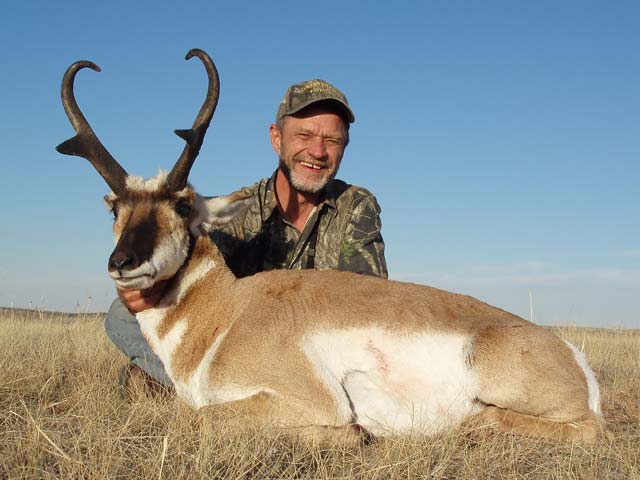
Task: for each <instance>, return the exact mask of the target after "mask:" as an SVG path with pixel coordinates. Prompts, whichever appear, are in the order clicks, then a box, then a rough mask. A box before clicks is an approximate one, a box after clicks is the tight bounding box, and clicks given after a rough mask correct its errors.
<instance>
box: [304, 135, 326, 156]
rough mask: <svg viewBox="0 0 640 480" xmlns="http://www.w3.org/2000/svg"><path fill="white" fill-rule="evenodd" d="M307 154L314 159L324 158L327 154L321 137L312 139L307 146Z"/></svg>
mask: <svg viewBox="0 0 640 480" xmlns="http://www.w3.org/2000/svg"><path fill="white" fill-rule="evenodd" d="M307 152H309V155H311V156H312V157H314V158H324V157H325V156H326V154H327V147H326V145H325V144H324V139H323V138H322V137H314V138H313V139H311V141H310V142H309V144H308V145H307Z"/></svg>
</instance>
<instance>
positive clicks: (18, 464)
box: [0, 309, 640, 479]
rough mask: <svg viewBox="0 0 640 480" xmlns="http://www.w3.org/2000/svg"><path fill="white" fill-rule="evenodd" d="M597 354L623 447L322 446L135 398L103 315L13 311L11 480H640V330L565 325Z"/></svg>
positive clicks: (3, 366) (0, 359) (8, 369)
mask: <svg viewBox="0 0 640 480" xmlns="http://www.w3.org/2000/svg"><path fill="white" fill-rule="evenodd" d="M557 331H558V333H559V334H560V335H561V336H562V337H564V338H566V339H568V340H570V341H572V342H573V343H574V344H576V345H577V346H578V347H579V348H580V347H582V348H583V349H584V351H585V352H586V354H587V356H588V358H589V360H590V362H591V365H592V366H593V368H594V370H595V372H596V376H597V377H598V379H599V381H600V384H601V389H602V397H603V409H604V413H605V417H606V420H607V422H608V424H609V427H610V430H611V432H612V434H613V435H612V438H611V439H608V440H603V441H602V442H600V443H599V444H597V445H582V444H554V443H548V442H540V441H534V440H530V439H525V438H520V437H515V436H509V435H499V434H493V433H491V432H478V431H476V432H473V431H461V430H457V431H453V432H449V433H447V434H444V435H440V436H436V437H433V438H422V437H415V438H394V439H387V440H381V441H377V442H375V443H373V444H372V445H368V446H361V447H338V446H334V447H328V446H316V445H311V444H309V443H307V442H303V441H300V440H294V439H293V438H291V437H289V436H287V435H285V434H284V433H282V432H278V431H274V430H269V429H267V428H266V427H258V426H254V425H250V424H249V423H248V422H244V423H243V422H239V423H236V424H234V425H229V424H215V423H214V424H212V422H211V421H209V420H203V419H202V418H200V416H199V415H198V414H197V413H196V412H193V411H191V410H189V409H188V408H187V407H185V406H184V405H183V404H181V403H180V402H179V401H178V400H176V399H175V398H172V397H170V396H160V395H156V396H151V395H145V394H143V393H141V394H139V395H137V396H135V398H133V399H131V400H129V401H124V400H122V399H121V398H120V397H119V395H118V392H117V388H116V378H117V374H118V372H119V370H120V368H121V367H122V366H123V365H124V364H125V359H124V358H123V357H122V355H120V354H119V353H118V352H117V351H116V349H115V348H114V347H113V346H112V345H110V344H109V342H108V340H107V338H106V336H105V334H104V331H103V328H102V322H101V318H100V317H97V316H88V315H84V316H82V315H80V316H65V315H61V314H46V313H38V312H29V311H19V310H7V309H5V310H1V311H0V352H1V354H0V425H1V428H0V478H2V479H4V478H7V479H14V478H16V479H17V478H145V479H147V478H158V479H165V478H166V479H173V478H221V479H222V478H224V479H227V478H228V479H240V478H251V479H267V478H274V479H275V478H283V479H289V478H291V479H293V478H296V479H297V478H343V479H350V478H356V479H398V478H434V479H454V478H455V479H466V478H469V479H491V478H513V479H520V478H531V479H544V478H570V479H578V478H588V479H618V478H619V479H634V478H640V413H639V406H640V375H639V372H640V368H639V366H640V365H639V357H640V332H638V331H629V330H592V329H580V328H560V329H557Z"/></svg>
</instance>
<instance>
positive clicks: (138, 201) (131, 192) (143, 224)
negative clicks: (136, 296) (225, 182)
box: [56, 49, 232, 289]
mask: <svg viewBox="0 0 640 480" xmlns="http://www.w3.org/2000/svg"><path fill="white" fill-rule="evenodd" d="M194 56H195V57H198V58H199V59H200V60H201V61H202V63H203V64H204V66H205V69H206V71H207V76H208V78H209V87H208V90H207V96H206V98H205V100H204V103H203V105H202V107H201V109H200V112H199V113H198V116H197V117H196V119H195V121H194V122H193V126H192V128H190V129H188V130H176V132H175V133H176V134H177V135H178V136H179V137H181V138H182V139H184V140H185V142H186V145H185V147H184V150H183V151H182V154H181V155H180V158H179V159H178V161H177V162H176V164H175V165H174V166H173V168H172V169H171V171H170V172H168V173H167V172H162V171H161V172H160V173H159V174H158V175H157V176H156V177H154V178H151V179H149V180H145V179H143V178H141V177H135V176H130V175H128V174H127V172H126V171H125V170H124V168H122V167H121V166H120V164H119V163H118V162H117V161H116V160H115V159H114V158H113V157H112V156H111V154H110V153H109V152H108V151H107V149H106V148H105V147H104V146H103V145H102V143H101V142H100V140H99V139H98V137H97V136H96V135H95V134H94V132H93V130H92V129H91V126H90V125H89V123H88V122H87V120H86V118H85V117H84V115H83V114H82V112H81V111H80V108H79V107H78V104H77V102H76V99H75V96H74V94H73V84H74V79H75V76H76V74H77V73H78V71H80V70H81V69H83V68H85V67H87V68H90V69H92V70H95V71H97V72H99V71H100V68H99V67H98V66H97V65H96V64H94V63H93V62H89V61H79V62H76V63H74V64H73V65H71V66H70V67H69V68H68V69H67V71H66V73H65V74H64V77H63V79H62V104H63V106H64V110H65V112H66V114H67V117H69V120H70V121H71V124H72V125H73V128H74V129H75V131H76V135H75V136H74V137H72V138H70V139H69V140H67V141H65V142H63V143H61V144H60V145H58V146H57V147H56V150H57V151H58V152H60V153H63V154H65V155H76V156H79V157H83V158H85V159H87V160H89V162H91V164H92V165H93V166H94V167H95V169H96V170H97V171H98V173H99V174H100V175H101V176H102V178H103V179H104V180H105V181H106V182H107V184H108V185H109V187H110V188H111V193H109V194H108V195H106V196H105V203H106V204H107V206H108V208H109V209H110V210H111V211H112V213H113V216H114V226H113V232H114V235H115V241H116V247H115V249H114V250H113V253H112V254H111V256H110V257H109V263H108V270H109V275H110V276H111V277H112V278H113V279H114V280H115V281H116V283H117V285H118V286H119V287H120V288H135V289H144V288H149V287H150V286H152V285H153V284H154V283H155V282H157V281H159V280H165V279H168V278H171V277H173V275H175V274H176V272H177V271H178V270H179V269H180V267H181V266H182V265H183V264H184V263H185V261H186V260H187V259H188V257H189V253H190V249H191V245H192V244H193V237H194V236H197V235H198V234H199V228H198V227H199V225H200V224H201V223H202V222H205V221H206V222H207V223H210V224H215V223H221V222H222V221H224V220H226V218H225V219H224V220H223V219H222V218H221V217H220V215H218V213H220V214H223V212H222V211H221V210H224V209H226V208H227V207H228V206H229V205H230V204H231V203H232V202H231V201H230V200H228V199H227V198H226V197H217V198H213V199H209V200H205V199H204V198H203V197H201V196H199V195H198V194H197V193H195V191H194V190H193V188H192V187H191V186H190V185H189V184H188V183H187V177H188V176H189V171H190V170H191V167H192V165H193V162H194V160H195V159H196V157H197V156H198V152H199V151H200V147H201V146H202V142H203V140H204V136H205V133H206V131H207V128H208V127H209V123H210V122H211V118H212V117H213V113H214V111H215V108H216V105H217V103H218V94H219V79H218V72H217V70H216V67H215V65H214V63H213V61H212V60H211V58H210V57H209V55H207V54H206V53H205V52H204V51H202V50H199V49H193V50H190V51H189V53H188V54H187V56H186V59H187V60H188V59H190V58H192V57H194ZM216 220H218V222H216Z"/></svg>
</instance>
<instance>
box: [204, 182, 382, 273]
mask: <svg viewBox="0 0 640 480" xmlns="http://www.w3.org/2000/svg"><path fill="white" fill-rule="evenodd" d="M274 183H275V173H274V174H273V176H272V177H271V178H265V179H262V180H260V181H259V182H258V183H256V184H255V185H253V186H251V187H246V188H243V189H242V192H244V193H246V194H250V195H251V196H252V199H251V200H250V202H249V207H248V208H247V210H246V211H245V212H244V213H243V214H241V215H239V216H238V217H237V218H236V219H235V220H234V221H232V222H230V223H229V224H227V225H226V226H225V227H224V229H220V230H212V231H211V232H210V236H211V238H212V239H213V241H214V242H216V244H217V245H218V247H219V248H220V250H221V251H222V253H223V254H224V255H225V258H226V260H227V263H228V265H229V267H230V268H231V270H232V271H233V272H234V273H235V274H236V275H237V276H238V277H243V276H247V275H252V274H254V273H257V272H259V271H263V270H276V269H303V268H306V267H307V260H308V256H309V255H310V253H311V250H312V249H311V248H310V243H312V242H310V238H312V235H313V230H314V229H317V237H316V238H317V240H316V245H315V258H314V268H316V269H318V270H347V271H352V272H357V273H363V274H367V275H375V276H379V277H383V278H387V265H386V262H385V258H384V242H383V240H382V235H381V234H380V228H381V223H380V206H379V205H378V202H377V201H376V199H375V197H374V196H373V194H371V193H370V192H369V191H367V190H365V189H364V188H361V187H356V186H354V185H349V184H347V183H345V182H343V181H341V180H332V181H331V182H330V183H329V184H328V185H327V187H326V188H325V191H324V197H323V200H322V201H321V203H320V204H319V205H318V206H317V207H316V209H315V210H314V212H313V213H312V215H311V217H310V219H309V221H308V222H307V224H306V226H305V228H304V231H303V232H302V233H300V232H298V230H297V229H296V228H295V227H294V226H293V225H291V224H290V223H289V222H287V221H286V220H285V219H284V218H283V217H282V215H281V214H280V211H279V210H278V208H277V199H276V196H275V193H274ZM311 254H312V253H311Z"/></svg>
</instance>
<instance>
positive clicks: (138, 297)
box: [116, 280, 167, 315]
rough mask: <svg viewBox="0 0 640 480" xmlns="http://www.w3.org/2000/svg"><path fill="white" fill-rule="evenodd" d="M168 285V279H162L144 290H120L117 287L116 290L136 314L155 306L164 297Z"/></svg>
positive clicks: (125, 304) (123, 301) (128, 307)
mask: <svg viewBox="0 0 640 480" xmlns="http://www.w3.org/2000/svg"><path fill="white" fill-rule="evenodd" d="M166 287H167V281H166V280H162V281H160V282H157V283H156V284H154V285H153V286H152V287H150V288H146V289H144V290H120V289H119V288H117V287H116V291H117V292H118V297H120V300H122V303H124V306H125V307H127V309H128V310H129V311H130V312H131V313H132V314H134V315H135V314H136V313H138V312H142V311H143V310H146V309H148V308H151V307H153V306H155V305H156V304H157V303H158V302H159V301H160V299H161V298H162V295H163V294H164V291H165V289H166Z"/></svg>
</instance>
